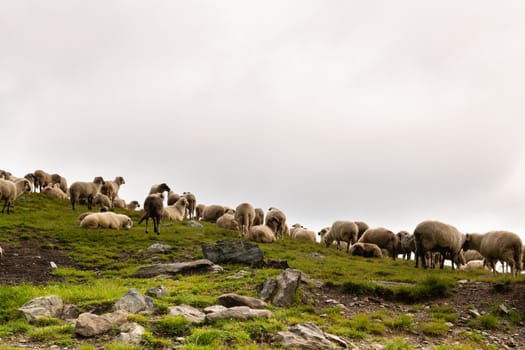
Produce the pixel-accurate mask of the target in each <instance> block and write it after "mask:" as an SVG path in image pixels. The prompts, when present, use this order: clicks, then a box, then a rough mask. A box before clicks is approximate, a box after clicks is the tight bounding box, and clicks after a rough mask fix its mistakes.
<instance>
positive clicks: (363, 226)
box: [355, 221, 369, 239]
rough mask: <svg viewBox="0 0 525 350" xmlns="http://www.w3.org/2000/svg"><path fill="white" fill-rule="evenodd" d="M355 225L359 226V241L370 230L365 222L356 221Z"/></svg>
mask: <svg viewBox="0 0 525 350" xmlns="http://www.w3.org/2000/svg"><path fill="white" fill-rule="evenodd" d="M355 224H356V225H357V229H358V231H357V239H359V238H361V236H362V235H363V233H365V231H366V230H368V229H369V226H368V224H367V223H366V222H364V221H355Z"/></svg>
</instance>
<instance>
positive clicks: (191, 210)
mask: <svg viewBox="0 0 525 350" xmlns="http://www.w3.org/2000/svg"><path fill="white" fill-rule="evenodd" d="M182 196H183V197H185V198H186V200H187V201H188V205H187V206H186V213H187V216H188V217H189V218H190V220H191V219H193V218H194V217H195V206H196V205H197V198H195V195H194V194H193V193H191V192H182Z"/></svg>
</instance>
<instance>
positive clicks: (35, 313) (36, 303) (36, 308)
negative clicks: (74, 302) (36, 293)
mask: <svg viewBox="0 0 525 350" xmlns="http://www.w3.org/2000/svg"><path fill="white" fill-rule="evenodd" d="M18 310H19V311H20V312H21V313H22V314H23V315H24V316H25V317H26V319H27V320H28V321H29V322H34V321H36V320H38V319H40V318H60V317H61V316H62V312H63V310H64V302H63V301H62V299H61V298H60V297H59V296H57V295H48V296H44V297H39V298H35V299H32V300H30V301H28V302H27V303H25V304H24V305H22V306H21V307H20V308H19V309H18Z"/></svg>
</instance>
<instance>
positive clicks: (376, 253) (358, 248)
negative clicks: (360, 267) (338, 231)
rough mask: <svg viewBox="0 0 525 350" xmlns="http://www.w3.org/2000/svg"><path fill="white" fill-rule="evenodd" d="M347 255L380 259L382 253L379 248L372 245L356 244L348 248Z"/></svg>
mask: <svg viewBox="0 0 525 350" xmlns="http://www.w3.org/2000/svg"><path fill="white" fill-rule="evenodd" d="M348 254H350V255H354V256H362V257H364V258H382V257H383V253H382V251H381V248H379V247H378V246H377V244H374V243H362V242H356V243H354V244H352V245H351V246H350V249H349V250H348Z"/></svg>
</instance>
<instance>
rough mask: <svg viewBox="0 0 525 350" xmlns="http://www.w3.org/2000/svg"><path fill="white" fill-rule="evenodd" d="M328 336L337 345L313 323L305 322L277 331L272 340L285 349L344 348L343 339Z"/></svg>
mask: <svg viewBox="0 0 525 350" xmlns="http://www.w3.org/2000/svg"><path fill="white" fill-rule="evenodd" d="M329 337H330V339H334V340H336V341H337V343H338V345H337V346H336V345H335V344H334V343H332V342H331V341H330V340H328V339H327V337H326V335H325V333H324V332H323V331H321V330H320V329H319V328H318V327H317V326H316V325H315V324H313V323H310V322H307V323H301V324H297V325H294V326H292V327H290V328H288V330H286V331H283V332H278V333H277V335H275V336H274V337H273V338H272V342H274V343H279V345H280V346H282V347H283V348H285V349H289V348H292V349H304V350H316V349H337V348H340V347H344V348H346V347H347V346H348V344H347V343H346V342H345V341H344V340H342V339H341V338H339V337H337V336H334V335H329Z"/></svg>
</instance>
